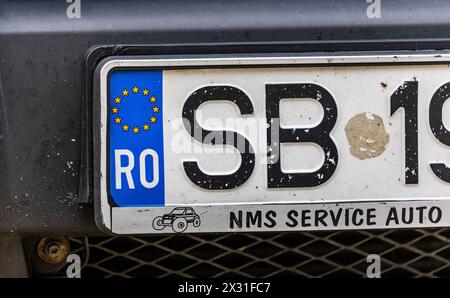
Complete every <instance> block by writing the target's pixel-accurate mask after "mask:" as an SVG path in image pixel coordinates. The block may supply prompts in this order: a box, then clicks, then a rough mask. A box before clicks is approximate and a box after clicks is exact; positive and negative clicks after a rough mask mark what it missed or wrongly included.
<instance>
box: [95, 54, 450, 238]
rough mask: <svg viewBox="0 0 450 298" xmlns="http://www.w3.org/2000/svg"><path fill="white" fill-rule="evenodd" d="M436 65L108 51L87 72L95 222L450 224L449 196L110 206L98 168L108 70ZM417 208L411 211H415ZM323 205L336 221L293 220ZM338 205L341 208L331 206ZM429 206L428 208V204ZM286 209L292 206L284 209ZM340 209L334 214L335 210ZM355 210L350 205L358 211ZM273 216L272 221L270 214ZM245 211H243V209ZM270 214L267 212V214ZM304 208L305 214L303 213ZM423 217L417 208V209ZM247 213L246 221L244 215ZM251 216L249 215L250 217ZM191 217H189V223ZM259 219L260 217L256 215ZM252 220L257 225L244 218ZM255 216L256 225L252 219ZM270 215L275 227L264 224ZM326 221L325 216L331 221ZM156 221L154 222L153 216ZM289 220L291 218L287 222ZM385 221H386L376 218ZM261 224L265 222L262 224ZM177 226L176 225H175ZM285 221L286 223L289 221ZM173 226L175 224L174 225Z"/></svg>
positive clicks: (340, 57) (444, 57) (421, 60)
mask: <svg viewBox="0 0 450 298" xmlns="http://www.w3.org/2000/svg"><path fill="white" fill-rule="evenodd" d="M420 64H424V65H439V64H450V55H449V53H447V52H444V51H443V52H439V53H438V54H437V53H435V52H432V53H430V52H421V53H417V52H415V53H374V54H370V55H367V54H357V53H342V54H334V55H317V54H312V55H274V54H271V55H270V56H265V55H260V56H252V55H221V56H217V55H202V56H196V55H191V56H175V57H174V56H139V57H136V56H134V57H131V56H130V57H109V58H106V59H104V60H103V61H101V62H100V63H99V65H98V67H97V69H96V72H95V75H94V126H93V129H94V131H93V134H94V192H95V215H96V222H97V225H98V226H99V227H100V228H101V229H103V230H105V231H108V232H112V233H115V234H152V233H172V232H174V233H179V232H191V233H202V232H241V231H249V232H250V231H251V232H255V231H293V230H341V229H374V228H418V227H422V228H424V227H442V226H450V216H449V212H450V198H439V199H429V198H423V199H420V198H414V199H408V198H406V199H403V200H393V199H392V198H388V199H385V200H377V201H358V200H354V201H353V200H350V201H345V200H341V201H336V202H324V203H322V202H308V203H306V202H301V203H297V202H293V203H286V202H283V203H265V202H259V203H252V204H249V203H245V204H219V205H217V204H190V203H189V204H178V205H166V206H163V207H158V206H139V207H118V206H113V205H112V204H111V200H110V199H108V191H107V181H108V179H109V178H108V176H109V175H110V174H109V173H108V170H107V167H106V161H105V160H104V159H105V156H106V153H105V152H106V147H105V144H106V143H107V142H106V135H107V132H106V130H107V129H108V125H106V124H107V123H108V120H107V117H108V116H107V113H106V112H105V111H104V106H105V104H104V103H105V102H106V101H107V100H109V99H108V94H107V92H106V90H107V89H108V88H107V81H108V75H109V74H110V72H111V70H113V69H117V68H121V69H136V68H145V69H164V70H171V69H211V68H219V69H222V68H237V67H239V68H267V67H329V66H332V67H333V66H372V65H376V66H382V65H420ZM424 205H425V206H426V207H427V210H426V211H423V210H422V211H423V212H427V211H428V212H429V210H430V209H431V208H438V209H439V210H440V212H441V219H440V220H439V221H437V222H431V221H430V220H429V218H428V217H427V216H423V219H425V220H422V222H413V223H411V224H404V223H395V222H394V224H392V225H386V224H383V220H381V219H386V218H387V217H389V216H390V213H391V212H392V210H398V212H401V211H400V210H402V208H406V209H410V208H413V209H414V210H416V209H417V210H420V208H422V207H423V206H424ZM177 208H181V209H183V210H181V211H176V212H175V213H177V212H182V216H178V217H179V218H187V217H186V215H187V214H186V213H187V212H191V213H194V214H195V215H194V216H193V217H192V216H191V217H190V218H189V219H186V220H183V222H182V224H181V227H180V228H176V227H175V226H176V224H177V223H179V222H175V220H176V218H177V216H174V217H173V218H175V219H173V218H172V219H169V220H168V219H167V216H166V217H165V220H163V221H162V222H164V227H163V228H162V229H161V226H158V228H155V223H154V221H155V220H156V219H157V218H158V217H160V216H161V217H163V218H164V215H167V214H170V213H173V212H174V210H175V209H177ZM418 208H419V209H418ZM323 210H327V212H328V214H330V213H331V212H334V213H333V214H334V215H333V216H334V217H336V216H337V214H341V215H339V216H340V217H341V218H344V219H345V218H347V219H349V220H348V221H345V220H343V221H342V220H341V221H339V223H338V224H336V225H334V224H331V225H330V224H329V222H328V225H326V226H323V225H322V226H320V225H317V224H314V223H306V224H303V223H301V221H302V220H303V221H304V219H305V218H308V217H316V219H313V220H312V221H314V220H315V221H317V214H322V211H323ZM339 210H341V211H339ZM355 210H362V211H361V212H363V213H364V215H363V216H365V217H366V221H365V223H364V224H361V225H355V224H354V223H352V221H351V217H352V215H353V214H355ZM434 210H436V209H434ZM292 211H293V212H292ZM289 212H291V213H290V215H293V214H300V217H299V218H297V224H296V225H295V226H290V225H289V224H287V221H284V224H283V222H282V220H280V222H278V218H283V219H286V218H289ZM339 212H341V213H339ZM359 212H360V211H358V213H359ZM241 213H242V214H243V215H242V216H243V218H242V220H241V225H239V224H236V222H237V221H236V218H233V220H234V223H235V224H234V225H233V226H232V225H231V221H232V219H231V214H233V215H234V216H235V217H236V216H239V214H241ZM274 213H275V214H276V219H274V218H273V214H274ZM249 214H250V215H249ZM270 214H272V215H270ZM311 214H312V215H311ZM422 215H423V214H422ZM249 216H250V225H248V224H247V223H246V221H245V219H246V218H247V222H248V221H249V220H248V218H249ZM370 217H377V218H379V219H380V220H381V221H380V222H377V223H376V224H373V223H372V222H371V221H370V220H368V219H369V218H370ZM255 218H256V219H255ZM196 219H197V221H196ZM260 219H261V220H260ZM252 221H256V222H257V224H251V223H252ZM258 221H261V224H258ZM273 221H275V225H274V226H272V223H273ZM331 221H332V220H331ZM156 222H159V221H158V220H156ZM292 222H293V221H291V223H292ZM384 222H386V221H384ZM265 223H266V224H265ZM183 225H184V226H183ZM291 225H292V224H291ZM174 227H175V228H174Z"/></svg>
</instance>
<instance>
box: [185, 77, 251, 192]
mask: <svg viewBox="0 0 450 298" xmlns="http://www.w3.org/2000/svg"><path fill="white" fill-rule="evenodd" d="M215 100H222V101H225V100H226V101H231V102H232V103H234V104H235V105H237V106H238V108H239V110H240V112H241V114H243V115H246V114H252V113H253V105H252V102H251V101H250V98H248V96H247V94H245V93H244V92H243V91H242V90H240V89H238V88H236V87H232V86H210V87H203V88H200V89H197V90H196V91H194V92H193V93H192V94H191V95H190V96H189V97H188V99H187V100H186V102H185V103H184V106H183V123H184V127H185V128H186V130H187V131H188V132H189V134H190V135H191V136H192V137H194V138H195V139H196V140H197V141H199V142H202V143H208V144H211V145H225V144H227V145H232V146H233V147H235V148H236V149H238V150H239V151H240V154H241V165H240V167H239V169H237V170H236V172H234V173H233V174H229V175H208V174H205V173H203V172H202V171H201V170H200V168H199V167H198V164H197V162H196V161H185V162H183V166H184V171H185V172H186V175H187V176H188V177H189V179H190V180H191V181H192V182H193V183H194V184H195V185H197V186H199V187H201V188H204V189H232V188H236V187H238V186H240V185H241V184H243V183H244V182H245V181H247V179H248V178H249V177H250V175H251V174H252V172H253V169H254V167H255V153H254V151H253V148H252V146H251V144H250V142H249V141H248V140H247V139H246V138H245V137H243V136H242V135H240V134H238V133H237V132H232V131H210V130H206V129H203V128H202V127H201V126H200V125H199V124H198V122H197V120H196V117H195V112H196V110H197V109H198V107H199V106H200V105H201V104H202V103H205V102H207V101H215Z"/></svg>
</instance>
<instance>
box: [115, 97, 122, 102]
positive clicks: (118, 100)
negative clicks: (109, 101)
mask: <svg viewBox="0 0 450 298" xmlns="http://www.w3.org/2000/svg"><path fill="white" fill-rule="evenodd" d="M121 100H122V99H121V98H120V97H116V98H114V101H115V103H120V101H121Z"/></svg>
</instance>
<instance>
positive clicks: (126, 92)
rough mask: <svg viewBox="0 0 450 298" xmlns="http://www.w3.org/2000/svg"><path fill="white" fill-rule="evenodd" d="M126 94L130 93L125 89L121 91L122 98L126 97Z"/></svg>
mask: <svg viewBox="0 0 450 298" xmlns="http://www.w3.org/2000/svg"><path fill="white" fill-rule="evenodd" d="M128 92H130V91H128V90H127V89H124V90H123V91H122V95H123V96H128Z"/></svg>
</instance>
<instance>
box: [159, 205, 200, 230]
mask: <svg viewBox="0 0 450 298" xmlns="http://www.w3.org/2000/svg"><path fill="white" fill-rule="evenodd" d="M189 223H192V225H193V226H194V227H196V228H198V227H199V226H200V216H198V215H197V214H196V213H195V211H194V209H192V208H191V207H177V208H175V209H173V210H172V211H171V212H170V213H169V214H164V215H163V216H158V217H155V218H154V219H153V228H154V229H155V230H157V231H161V230H163V229H164V228H165V227H172V230H173V231H174V232H175V233H181V232H184V231H185V230H186V229H187V226H188V224H189Z"/></svg>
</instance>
